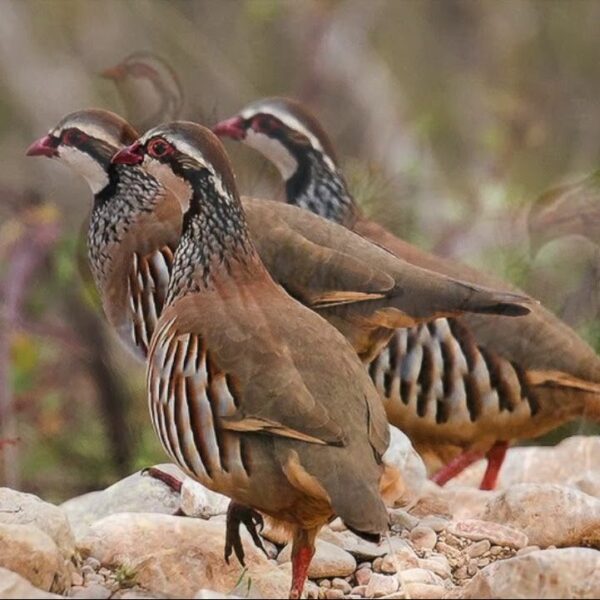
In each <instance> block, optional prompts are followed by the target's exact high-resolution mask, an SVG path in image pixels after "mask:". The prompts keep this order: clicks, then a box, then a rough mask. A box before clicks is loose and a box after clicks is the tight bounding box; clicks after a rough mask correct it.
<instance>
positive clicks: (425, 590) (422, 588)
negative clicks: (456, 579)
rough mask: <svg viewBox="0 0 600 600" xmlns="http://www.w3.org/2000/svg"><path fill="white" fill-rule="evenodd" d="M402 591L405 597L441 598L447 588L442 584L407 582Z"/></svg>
mask: <svg viewBox="0 0 600 600" xmlns="http://www.w3.org/2000/svg"><path fill="white" fill-rule="evenodd" d="M404 591H405V597H406V598H411V599H412V600H429V599H431V600H437V599H438V598H443V597H444V595H445V594H446V592H447V591H448V590H446V588H445V587H444V586H442V585H430V584H427V583H408V584H407V585H406V586H405V589H404Z"/></svg>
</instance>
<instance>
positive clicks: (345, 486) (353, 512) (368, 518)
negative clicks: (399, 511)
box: [326, 472, 388, 542]
mask: <svg viewBox="0 0 600 600" xmlns="http://www.w3.org/2000/svg"><path fill="white" fill-rule="evenodd" d="M361 475H362V474H361V473H358V472H355V473H348V474H344V476H340V477H337V478H336V479H337V481H336V482H335V486H327V485H326V488H328V489H327V493H328V494H329V497H330V498H331V504H332V506H333V509H334V511H335V513H336V514H337V515H338V516H339V517H340V518H341V519H342V521H343V522H344V524H345V525H346V527H348V529H350V531H353V532H354V533H356V534H357V535H359V536H360V537H362V538H364V539H366V540H369V541H374V542H377V541H379V538H380V535H381V534H383V533H385V532H386V531H387V530H388V514H387V510H386V508H385V505H384V503H383V500H382V499H381V496H380V495H379V489H378V484H377V482H376V481H372V482H370V481H368V480H367V479H366V478H363V477H362V476H361ZM329 488H332V489H329Z"/></svg>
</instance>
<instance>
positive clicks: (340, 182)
mask: <svg viewBox="0 0 600 600" xmlns="http://www.w3.org/2000/svg"><path fill="white" fill-rule="evenodd" d="M295 154H296V158H297V161H298V167H297V169H296V171H295V173H294V174H293V175H292V176H291V177H290V178H289V179H288V180H287V181H286V184H285V189H286V195H287V200H288V203H290V204H294V205H295V206H299V207H301V208H305V209H307V210H310V211H311V212H313V213H316V214H317V215H320V216H321V217H324V218H326V219H329V220H331V221H334V222H335V223H339V224H341V225H346V226H349V225H351V224H352V221H353V219H354V217H355V214H356V206H355V203H354V199H353V198H352V196H351V195H350V193H349V192H348V188H347V186H346V182H345V180H344V176H343V175H342V174H341V172H340V171H339V169H337V168H335V170H332V168H331V167H330V166H329V165H328V164H327V162H326V161H325V159H324V157H323V154H322V153H321V152H320V151H318V150H316V149H314V148H312V147H308V148H306V149H304V150H303V151H301V152H300V151H297V152H296V153H295ZM332 164H334V163H332Z"/></svg>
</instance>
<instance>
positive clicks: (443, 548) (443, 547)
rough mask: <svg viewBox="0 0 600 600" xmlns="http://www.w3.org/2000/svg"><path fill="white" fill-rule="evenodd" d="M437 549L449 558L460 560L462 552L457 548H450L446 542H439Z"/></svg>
mask: <svg viewBox="0 0 600 600" xmlns="http://www.w3.org/2000/svg"><path fill="white" fill-rule="evenodd" d="M435 548H436V550H438V552H441V553H442V554H444V555H445V556H447V557H453V558H458V557H459V556H460V552H459V551H458V550H457V549H456V548H454V547H453V546H449V545H448V544H446V543H445V542H438V543H437V544H436V545H435Z"/></svg>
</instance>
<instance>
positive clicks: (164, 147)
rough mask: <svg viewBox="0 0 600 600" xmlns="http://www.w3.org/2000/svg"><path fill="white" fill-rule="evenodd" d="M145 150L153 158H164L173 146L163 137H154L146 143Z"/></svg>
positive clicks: (171, 150)
mask: <svg viewBox="0 0 600 600" xmlns="http://www.w3.org/2000/svg"><path fill="white" fill-rule="evenodd" d="M147 152H148V154H149V155H150V156H152V157H153V158H164V157H165V156H168V155H169V154H171V153H172V152H173V146H171V144H169V142H167V141H166V140H164V139H163V138H155V139H153V140H151V141H150V142H149V143H148V146H147Z"/></svg>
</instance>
